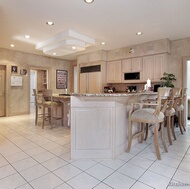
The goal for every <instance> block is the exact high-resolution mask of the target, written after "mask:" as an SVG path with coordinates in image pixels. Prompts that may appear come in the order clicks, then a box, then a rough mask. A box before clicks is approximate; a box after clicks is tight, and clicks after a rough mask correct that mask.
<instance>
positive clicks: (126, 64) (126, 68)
mask: <svg viewBox="0 0 190 189" xmlns="http://www.w3.org/2000/svg"><path fill="white" fill-rule="evenodd" d="M121 70H122V72H131V71H132V60H131V59H125V60H122V63H121Z"/></svg>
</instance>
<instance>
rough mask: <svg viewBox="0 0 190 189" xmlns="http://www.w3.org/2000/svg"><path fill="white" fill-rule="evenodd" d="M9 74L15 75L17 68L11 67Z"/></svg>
mask: <svg viewBox="0 0 190 189" xmlns="http://www.w3.org/2000/svg"><path fill="white" fill-rule="evenodd" d="M11 73H12V74H17V73H18V66H11Z"/></svg>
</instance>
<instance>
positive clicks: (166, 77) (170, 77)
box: [160, 72, 176, 88]
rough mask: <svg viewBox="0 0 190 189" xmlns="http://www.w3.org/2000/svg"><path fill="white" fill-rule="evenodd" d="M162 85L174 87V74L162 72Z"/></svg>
mask: <svg viewBox="0 0 190 189" xmlns="http://www.w3.org/2000/svg"><path fill="white" fill-rule="evenodd" d="M160 80H161V81H162V86H163V87H171V88H174V85H173V81H175V80H176V78H175V75H174V74H172V73H166V72H164V73H163V77H161V78H160Z"/></svg>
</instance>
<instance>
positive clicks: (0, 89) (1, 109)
mask: <svg viewBox="0 0 190 189" xmlns="http://www.w3.org/2000/svg"><path fill="white" fill-rule="evenodd" d="M0 116H1V117H2V116H5V67H4V66H0Z"/></svg>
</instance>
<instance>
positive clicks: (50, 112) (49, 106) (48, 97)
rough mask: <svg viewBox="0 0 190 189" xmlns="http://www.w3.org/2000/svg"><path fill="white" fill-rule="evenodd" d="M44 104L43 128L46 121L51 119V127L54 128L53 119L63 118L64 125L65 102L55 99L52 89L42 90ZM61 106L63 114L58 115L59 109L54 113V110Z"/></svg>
mask: <svg viewBox="0 0 190 189" xmlns="http://www.w3.org/2000/svg"><path fill="white" fill-rule="evenodd" d="M42 97H43V100H42V105H43V119H42V129H43V128H44V122H45V121H49V122H50V123H51V128H53V121H54V120H58V119H61V121H62V125H63V117H64V110H63V103H62V102H59V101H54V100H53V94H52V90H51V89H45V90H42ZM57 108H60V109H61V112H62V113H61V116H60V117H58V115H57V111H56V112H55V113H54V110H55V109H57ZM55 114H56V115H55Z"/></svg>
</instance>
